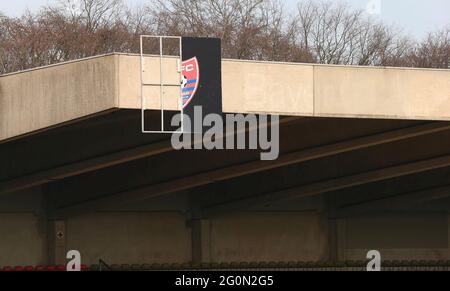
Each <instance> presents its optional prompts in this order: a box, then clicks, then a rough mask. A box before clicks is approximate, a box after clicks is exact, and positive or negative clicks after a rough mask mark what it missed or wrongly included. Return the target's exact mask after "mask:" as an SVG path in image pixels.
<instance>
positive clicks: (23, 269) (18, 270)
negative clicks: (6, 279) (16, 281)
mask: <svg viewBox="0 0 450 291" xmlns="http://www.w3.org/2000/svg"><path fill="white" fill-rule="evenodd" d="M14 271H15V272H23V271H25V268H24V267H22V266H16V267H14Z"/></svg>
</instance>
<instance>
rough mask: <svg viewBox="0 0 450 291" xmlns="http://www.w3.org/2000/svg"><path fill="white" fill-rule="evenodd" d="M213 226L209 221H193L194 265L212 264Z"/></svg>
mask: <svg viewBox="0 0 450 291" xmlns="http://www.w3.org/2000/svg"><path fill="white" fill-rule="evenodd" d="M210 231H211V224H210V221H209V220H205V219H198V220H193V221H192V261H193V262H194V263H210V262H211V233H210Z"/></svg>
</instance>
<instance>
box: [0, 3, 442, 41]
mask: <svg viewBox="0 0 450 291" xmlns="http://www.w3.org/2000/svg"><path fill="white" fill-rule="evenodd" d="M54 1H55V0H13V1H11V0H0V11H2V12H3V13H4V14H6V15H9V16H19V15H20V14H21V13H23V12H24V11H25V10H26V9H30V10H31V11H36V10H38V9H39V7H41V6H42V5H46V4H49V3H52V2H54ZM125 1H126V2H127V3H129V4H139V3H145V2H147V3H151V1H152V0H125ZM282 1H285V2H286V5H287V6H294V5H295V3H297V2H298V1H299V0H282ZM300 1H301V0H300ZM329 1H340V0H329ZM344 1H346V2H348V3H350V4H351V5H352V6H353V7H355V8H365V7H367V4H368V3H369V2H370V1H380V3H381V14H380V15H379V16H378V17H381V19H382V20H383V21H384V22H385V23H387V24H395V25H397V26H398V27H401V28H403V29H404V32H405V33H407V34H409V35H411V36H414V37H416V38H421V37H423V36H424V35H425V34H426V33H427V32H429V31H433V30H437V29H440V28H442V27H444V26H446V25H450V1H449V0H344Z"/></svg>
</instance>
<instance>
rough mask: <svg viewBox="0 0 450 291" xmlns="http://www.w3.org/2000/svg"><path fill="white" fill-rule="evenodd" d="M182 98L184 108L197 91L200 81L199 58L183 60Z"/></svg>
mask: <svg viewBox="0 0 450 291" xmlns="http://www.w3.org/2000/svg"><path fill="white" fill-rule="evenodd" d="M182 74H183V76H182V78H183V80H182V86H181V88H182V89H181V90H182V98H183V109H184V108H186V107H187V106H188V105H189V103H191V101H192V99H194V97H195V93H197V88H198V84H199V83H200V67H199V66H198V61H197V58H196V57H194V58H192V59H189V60H187V61H183V65H182Z"/></svg>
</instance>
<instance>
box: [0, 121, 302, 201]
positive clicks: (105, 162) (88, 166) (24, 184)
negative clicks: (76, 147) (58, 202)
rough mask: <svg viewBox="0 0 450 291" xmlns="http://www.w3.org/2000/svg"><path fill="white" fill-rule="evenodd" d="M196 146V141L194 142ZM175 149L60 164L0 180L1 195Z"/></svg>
mask: <svg viewBox="0 0 450 291" xmlns="http://www.w3.org/2000/svg"><path fill="white" fill-rule="evenodd" d="M302 120H306V119H303V118H299V117H287V118H282V119H280V121H279V125H280V126H282V125H286V124H290V123H294V122H299V121H302ZM268 125H270V122H269V124H260V127H264V126H268ZM256 129H257V128H253V127H252V128H245V129H241V130H238V132H237V134H238V133H240V132H243V131H244V132H248V131H253V130H256ZM230 135H231V133H230V134H228V133H226V134H224V135H223V136H222V137H217V138H218V139H219V138H227V137H228V136H230ZM193 143H194V145H193V146H195V145H196V141H194V142H193ZM173 151H175V149H174V148H173V147H172V145H171V142H170V141H169V140H168V141H162V142H158V143H154V144H149V145H143V146H140V147H136V148H132V149H128V150H124V151H119V152H116V153H113V154H109V155H105V156H100V157H96V158H92V159H89V160H84V161H80V162H76V163H73V164H68V165H64V166H60V167H57V168H54V169H50V170H45V171H42V172H39V173H34V174H31V175H28V176H24V177H19V178H16V179H12V180H9V181H3V182H0V195H2V194H6V193H11V192H15V191H19V190H24V189H28V188H31V187H35V186H39V185H43V184H47V183H51V182H54V181H57V180H62V179H65V178H69V177H73V176H78V175H81V174H85V173H89V172H93V171H97V170H101V169H105V168H108V167H112V166H116V165H120V164H124V163H127V162H131V161H135V160H139V159H143V158H148V157H152V156H156V155H160V154H164V153H168V152H173Z"/></svg>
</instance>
